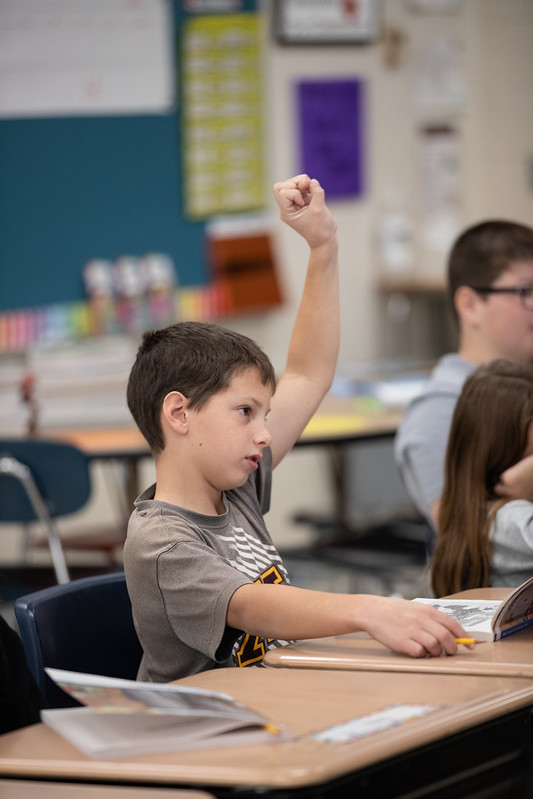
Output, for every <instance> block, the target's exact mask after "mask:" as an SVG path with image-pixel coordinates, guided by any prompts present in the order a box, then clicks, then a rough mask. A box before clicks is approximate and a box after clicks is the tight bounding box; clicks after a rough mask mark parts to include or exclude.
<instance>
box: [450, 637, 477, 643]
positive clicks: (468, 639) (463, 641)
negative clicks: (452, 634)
mask: <svg viewBox="0 0 533 799" xmlns="http://www.w3.org/2000/svg"><path fill="white" fill-rule="evenodd" d="M455 643H456V644H482V643H483V641H477V640H476V639H475V638H456V639H455Z"/></svg>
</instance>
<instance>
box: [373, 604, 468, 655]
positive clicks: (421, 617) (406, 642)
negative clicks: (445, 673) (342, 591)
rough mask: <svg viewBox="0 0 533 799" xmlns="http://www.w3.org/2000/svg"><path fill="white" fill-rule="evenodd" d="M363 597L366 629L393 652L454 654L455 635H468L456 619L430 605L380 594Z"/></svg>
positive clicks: (455, 650)
mask: <svg viewBox="0 0 533 799" xmlns="http://www.w3.org/2000/svg"><path fill="white" fill-rule="evenodd" d="M364 600H365V602H364V609H363V616H364V618H363V623H364V629H365V630H366V632H367V633H368V634H369V635H371V636H372V638H375V639H376V640H377V641H379V642H380V643H382V644H384V645H385V646H387V647H388V648H389V649H392V650H393V651H394V652H400V653H402V654H404V655H410V656H411V657H416V658H420V657H426V655H432V656H433V657H438V656H439V655H443V654H446V655H455V653H456V652H457V643H456V641H455V639H456V638H467V637H468V633H466V632H465V631H464V630H463V628H462V627H461V625H460V624H458V623H457V622H456V621H455V619H452V618H451V617H450V616H447V615H446V614H445V613H441V612H440V611H439V610H436V609H435V608H433V607H431V606H429V605H422V604H420V603H419V602H411V601H409V600H406V599H393V598H390V597H381V596H365V597H364Z"/></svg>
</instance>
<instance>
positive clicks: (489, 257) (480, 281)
mask: <svg viewBox="0 0 533 799" xmlns="http://www.w3.org/2000/svg"><path fill="white" fill-rule="evenodd" d="M524 260H528V261H529V260H532V261H533V228H530V227H528V226H527V225H521V224H519V223H518V222H508V221H506V220H503V219H491V220H488V221H486V222H481V223H479V224H477V225H473V226H472V227H470V228H467V229H466V230H465V231H464V232H463V233H461V235H460V236H459V238H458V239H457V240H456V241H455V244H454V245H453V247H452V249H451V252H450V255H449V258H448V297H449V300H450V304H451V307H452V309H453V312H454V315H456V312H455V304H454V297H455V292H456V291H457V289H458V288H459V287H460V286H470V287H471V288H473V289H475V288H476V287H477V286H479V287H481V286H490V285H491V284H492V283H493V282H494V281H495V280H497V278H498V277H499V276H500V275H501V274H502V273H503V272H505V271H506V270H507V269H508V268H509V267H510V266H511V264H512V263H513V262H514V261H524Z"/></svg>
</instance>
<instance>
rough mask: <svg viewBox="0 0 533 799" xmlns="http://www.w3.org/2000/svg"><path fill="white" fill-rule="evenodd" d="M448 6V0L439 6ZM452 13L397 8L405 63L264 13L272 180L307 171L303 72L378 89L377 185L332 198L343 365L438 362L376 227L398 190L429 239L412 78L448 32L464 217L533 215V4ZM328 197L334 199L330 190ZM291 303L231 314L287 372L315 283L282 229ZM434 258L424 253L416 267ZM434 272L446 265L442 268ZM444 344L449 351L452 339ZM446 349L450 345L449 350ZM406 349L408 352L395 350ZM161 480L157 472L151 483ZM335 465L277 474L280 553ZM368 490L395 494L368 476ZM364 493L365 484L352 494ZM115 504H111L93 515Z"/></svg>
mask: <svg viewBox="0 0 533 799" xmlns="http://www.w3.org/2000/svg"><path fill="white" fill-rule="evenodd" d="M437 5H438V4H437ZM457 5H458V11H457V12H456V13H453V14H420V13H415V12H414V11H413V10H412V8H413V3H412V2H409V0H384V2H383V3H382V9H383V22H384V24H385V25H386V26H387V28H388V30H389V32H391V30H392V32H395V33H396V34H397V35H398V36H399V40H400V47H399V51H398V52H397V57H398V60H397V65H396V66H392V67H391V66H387V64H386V56H387V55H390V53H388V52H387V51H386V49H385V47H384V45H383V43H378V44H375V45H369V46H358V47H340V46H339V47H331V46H321V47H314V46H313V47H287V46H282V45H279V44H278V43H277V42H276V41H275V40H274V39H273V37H272V33H271V31H272V3H271V2H270V0H263V2H262V10H263V14H264V19H265V26H264V35H265V64H264V77H265V96H264V104H265V120H266V136H265V139H266V142H267V152H266V158H267V170H268V181H269V183H270V184H272V183H273V182H274V181H276V180H279V179H284V178H286V177H289V176H291V175H293V174H295V173H297V172H298V171H299V170H300V164H299V160H298V152H297V137H296V127H295V124H296V123H295V116H294V112H295V104H294V84H295V81H297V80H299V79H301V78H310V77H315V78H321V77H326V76H330V77H351V78H361V79H363V80H365V81H366V123H365V153H366V175H365V185H366V191H365V194H364V196H362V197H361V198H359V199H354V200H343V201H331V207H332V209H333V211H334V212H335V214H336V216H337V219H338V223H339V239H340V269H341V287H342V290H341V325H342V346H341V354H340V362H341V363H342V362H345V361H352V360H355V359H367V358H375V357H388V356H390V355H399V354H407V355H409V354H411V355H417V356H422V357H426V356H427V355H428V354H434V355H438V354H439V352H434V353H428V352H426V351H425V350H424V344H425V342H427V341H433V339H432V338H431V337H430V336H429V335H428V332H427V326H428V325H429V323H430V321H431V318H432V317H434V314H433V313H432V311H431V306H429V309H430V310H429V313H428V305H427V302H425V301H424V300H423V299H416V298H415V299H414V298H409V297H407V298H405V297H404V298H403V299H404V300H405V301H406V303H404V306H403V307H404V310H405V309H407V311H406V315H405V318H404V319H403V320H402V321H398V319H397V317H395V316H394V315H392V314H391V306H390V302H389V298H384V297H383V296H381V295H380V294H379V293H378V292H377V290H376V287H375V284H376V279H377V276H378V274H379V266H378V260H377V256H376V246H375V232H376V225H377V221H378V215H379V212H380V209H381V207H382V201H383V197H384V195H385V193H386V192H387V191H388V190H389V189H391V188H392V189H396V190H400V191H401V192H402V193H403V196H404V198H405V205H406V209H407V211H408V213H409V216H410V218H411V219H412V222H413V224H414V233H415V236H420V234H421V232H422V227H421V226H422V222H421V219H422V216H423V208H421V207H420V186H419V172H418V166H419V164H418V161H417V158H418V155H419V153H418V152H417V131H418V130H419V127H420V124H422V122H423V121H424V119H423V116H422V115H420V114H419V113H418V112H417V111H416V109H415V108H414V107H413V81H414V80H415V75H416V66H417V64H418V63H419V59H420V57H421V53H422V52H423V50H424V45H425V44H427V42H428V41H430V40H431V37H432V36H434V35H435V34H444V33H447V34H449V35H450V36H453V37H456V38H457V40H458V41H459V42H462V45H461V46H462V50H461V58H462V61H463V76H464V88H465V101H464V104H463V107H462V109H461V110H460V112H457V113H454V114H451V115H450V118H451V121H452V122H453V124H455V125H456V126H457V128H458V130H459V131H460V156H461V174H462V208H461V213H462V222H463V223H464V224H465V225H466V224H470V223H473V222H475V221H478V220H481V219H483V218H485V217H488V216H503V217H512V218H514V219H517V220H519V221H523V222H526V223H531V222H532V220H533V144H532V142H531V131H532V130H533V86H532V84H531V75H532V74H533V48H532V47H531V41H533V3H531V1H530V0H465V2H463V3H458V4H457ZM325 188H326V192H327V186H326V187H325ZM272 208H274V206H273V203H272ZM275 246H276V254H277V258H278V261H279V264H280V266H281V279H282V282H283V287H284V291H285V297H286V302H285V304H284V305H283V306H282V307H281V308H279V309H276V310H273V311H271V312H269V313H267V314H264V315H258V316H245V317H240V318H236V319H230V320H228V324H230V325H231V326H232V327H234V328H235V329H237V330H240V331H242V332H243V333H246V334H247V335H251V336H253V337H254V338H256V339H257V340H258V341H259V343H260V344H261V345H262V346H263V347H264V348H265V349H266V350H267V351H268V352H269V353H270V355H271V357H272V359H273V362H274V364H275V366H276V368H277V369H279V370H281V369H282V368H283V364H284V358H285V352H286V346H287V342H288V337H289V335H290V330H291V324H292V320H293V318H294V314H295V311H296V307H297V300H298V297H299V293H300V291H301V288H302V284H303V277H304V271H305V263H306V256H307V253H306V247H305V244H303V242H301V241H300V240H299V238H298V236H297V235H296V234H295V233H293V231H291V230H289V229H285V228H282V227H281V225H280V227H279V230H278V231H277V234H276V239H275ZM424 259H425V256H424V253H423V252H419V251H417V252H416V258H415V263H414V268H415V269H420V268H422V267H423V266H424V265H425V264H424ZM431 268H432V269H437V270H438V269H439V268H441V269H442V264H441V265H440V267H439V266H438V264H437V266H436V265H435V263H434V259H433V261H432V264H431ZM439 346H440V344H439ZM442 346H444V344H442ZM393 347H396V348H397V349H396V350H393V349H392V348H393ZM152 476H153V472H152V467H151V466H150V465H148V464H147V466H146V468H145V475H144V479H145V481H146V482H147V481H148V480H150V479H151V478H152ZM330 477H331V475H330V470H329V464H328V460H327V453H326V452H325V451H319V450H311V449H307V448H306V449H301V450H296V451H294V452H293V453H292V454H291V455H290V456H289V457H288V458H286V460H285V461H284V463H282V464H281V465H280V467H279V468H278V470H277V471H276V474H275V482H274V495H273V503H272V509H271V512H270V514H269V517H268V520H267V521H268V523H269V528H270V530H271V532H272V534H273V537H274V539H275V540H276V542H277V543H278V545H280V546H292V545H297V544H300V543H305V541H306V540H307V537H308V535H309V531H308V530H306V529H301V528H300V526H298V525H295V524H294V523H293V522H292V516H293V514H294V512H295V511H297V510H300V509H302V508H305V510H306V511H307V512H310V511H316V512H317V513H329V512H331V511H332V510H333V508H332V496H333V495H332V491H331V488H330ZM358 485H359V486H361V485H363V489H362V490H363V491H369V490H370V489H371V488H372V486H373V487H374V490H376V488H377V491H379V492H381V493H382V495H383V497H384V501H385V502H386V499H387V486H386V485H384V486H381V485H380V484H379V479H378V477H377V476H376V475H374V474H372V475H370V477H368V476H367V481H366V484H365V482H364V481H363V482H362V483H359V484H358ZM352 489H353V494H354V496H355V497H357V491H358V490H360V489H358V486H357V485H354V486H353V487H352ZM108 508H109V503H108V502H107V501H106V500H102V499H101V497H99V499H98V502H97V503H96V504H95V505H94V506H93V508H92V509H91V513H90V514H89V518H97V517H98V516H99V515H102V514H103V513H105V512H106V511H107V509H108Z"/></svg>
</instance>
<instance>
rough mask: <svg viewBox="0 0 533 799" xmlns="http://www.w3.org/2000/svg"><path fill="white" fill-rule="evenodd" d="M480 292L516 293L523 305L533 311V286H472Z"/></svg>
mask: <svg viewBox="0 0 533 799" xmlns="http://www.w3.org/2000/svg"><path fill="white" fill-rule="evenodd" d="M472 288H473V289H474V291H477V293H478V294H516V295H517V296H518V297H520V302H521V303H522V306H523V307H524V308H525V309H526V310H528V311H533V286H472Z"/></svg>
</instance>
